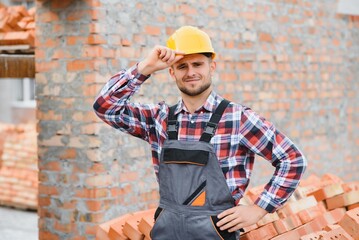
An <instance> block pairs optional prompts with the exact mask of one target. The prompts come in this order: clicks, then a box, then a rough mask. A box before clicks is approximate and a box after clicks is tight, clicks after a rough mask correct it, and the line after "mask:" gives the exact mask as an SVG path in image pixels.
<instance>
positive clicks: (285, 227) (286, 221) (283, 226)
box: [273, 215, 302, 234]
mask: <svg viewBox="0 0 359 240" xmlns="http://www.w3.org/2000/svg"><path fill="white" fill-rule="evenodd" d="M273 225H274V227H275V229H276V230H277V232H278V234H282V233H285V232H288V231H290V230H292V229H294V228H297V227H299V226H301V225H302V222H301V221H300V218H299V217H298V216H297V215H292V216H289V217H286V218H283V219H279V220H277V221H275V222H274V223H273Z"/></svg>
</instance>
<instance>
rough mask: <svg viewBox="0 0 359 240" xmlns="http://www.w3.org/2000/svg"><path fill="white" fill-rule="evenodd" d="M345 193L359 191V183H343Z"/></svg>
mask: <svg viewBox="0 0 359 240" xmlns="http://www.w3.org/2000/svg"><path fill="white" fill-rule="evenodd" d="M342 187H343V189H344V192H351V191H357V190H359V182H349V183H343V185H342Z"/></svg>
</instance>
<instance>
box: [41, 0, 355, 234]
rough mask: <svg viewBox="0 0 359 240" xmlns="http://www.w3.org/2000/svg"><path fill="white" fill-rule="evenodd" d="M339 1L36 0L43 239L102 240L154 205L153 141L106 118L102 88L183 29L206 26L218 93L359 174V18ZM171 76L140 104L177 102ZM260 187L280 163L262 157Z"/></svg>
mask: <svg viewBox="0 0 359 240" xmlns="http://www.w3.org/2000/svg"><path fill="white" fill-rule="evenodd" d="M336 2H337V1H334V0H333V1H329V2H328V1H326V2H325V3H322V1H260V3H255V1H253V3H244V2H241V3H240V4H238V2H237V1H232V2H231V1H228V2H227V4H224V3H221V4H216V3H214V2H208V1H187V2H186V3H179V2H178V1H166V2H159V1H146V2H145V3H142V2H136V1H125V2H124V1H100V0H81V1H70V0H62V1H58V0H55V1H39V0H38V1H37V3H36V7H37V13H36V27H37V29H36V43H35V44H36V72H37V73H36V85H37V103H38V112H37V118H38V120H39V122H38V130H39V138H38V140H39V141H38V142H39V146H38V150H39V169H40V173H39V178H40V181H41V182H40V186H39V216H40V220H39V221H40V222H39V226H40V239H85V238H93V236H94V232H95V226H96V225H97V224H98V223H101V222H105V221H107V220H109V219H112V218H114V217H116V216H118V215H121V214H123V213H126V212H130V211H134V210H138V209H146V208H149V207H151V206H154V205H155V204H156V199H157V193H156V189H157V186H156V183H155V180H154V174H153V171H152V168H151V163H150V162H151V161H150V152H149V147H148V146H147V145H146V144H145V143H144V142H142V141H140V140H137V139H134V138H132V137H129V136H126V135H124V134H121V133H119V132H116V131H115V130H113V129H110V128H109V127H107V126H105V124H104V123H101V122H99V120H98V119H97V118H96V117H95V115H94V113H93V112H92V103H93V100H94V97H95V95H96V94H97V93H98V91H99V90H100V88H101V87H102V85H103V84H104V83H105V82H106V81H107V79H108V78H109V77H110V76H111V75H112V74H114V73H116V72H117V71H118V70H120V69H121V68H126V67H128V66H131V65H132V64H134V63H135V62H136V61H137V60H138V59H140V58H141V57H142V56H144V55H145V54H146V52H148V50H149V49H150V48H151V47H152V46H154V45H155V44H163V43H164V42H165V40H166V39H167V37H168V35H169V34H171V33H172V32H173V31H174V30H175V29H176V28H177V27H179V26H181V25H185V24H192V25H197V26H200V27H203V28H204V29H205V30H206V31H207V32H208V33H209V34H210V36H211V37H212V38H213V43H214V47H215V49H216V51H217V56H218V59H217V61H218V71H217V74H216V76H215V79H214V83H215V85H216V89H217V91H218V92H219V93H222V94H224V95H225V96H226V97H227V98H229V99H231V100H234V101H237V102H241V103H243V104H245V105H247V106H250V107H252V108H253V109H254V110H256V111H257V112H259V113H260V114H262V115H264V116H265V117H267V118H269V119H270V120H271V121H273V122H274V123H275V124H276V125H278V127H279V129H281V130H282V131H283V132H284V133H286V134H288V135H289V136H290V137H291V138H292V139H293V140H294V141H295V142H296V143H297V144H298V145H299V146H300V148H301V149H302V150H303V151H304V153H305V154H306V156H307V158H308V160H309V170H308V173H317V174H323V173H324V172H335V173H336V174H338V175H339V176H341V177H342V178H343V179H344V180H351V179H354V178H355V176H356V173H357V172H358V170H359V169H358V165H357V164H355V163H356V162H357V161H358V153H359V148H358V146H359V141H358V139H359V131H358V130H357V129H359V128H358V127H359V125H358V122H359V121H358V120H359V116H358V112H359V111H358V110H359V107H358V104H359V101H358V100H359V99H358V94H356V92H357V91H358V87H359V86H358V81H357V79H356V78H357V77H358V76H359V73H358V71H359V70H358V68H357V65H358V60H359V59H358V54H357V53H358V45H357V44H356V43H357V42H358V40H359V39H358V31H359V20H358V18H354V17H348V16H342V15H337V14H336V12H335V10H336ZM177 98H178V92H177V89H176V87H175V85H174V84H173V82H172V81H170V80H168V75H167V73H166V72H161V73H157V74H154V75H153V76H152V78H151V80H150V81H148V82H146V83H145V85H144V86H143V88H142V89H141V91H140V94H139V95H138V96H136V97H135V99H134V100H140V101H141V102H157V101H161V100H163V99H165V100H166V101H168V102H169V103H174V102H175V101H176V99H177ZM255 168H256V170H255V172H254V179H253V182H254V183H255V185H258V184H261V183H264V182H266V181H268V179H269V176H270V173H271V171H272V169H271V168H270V167H268V164H266V163H264V161H257V163H256V165H255Z"/></svg>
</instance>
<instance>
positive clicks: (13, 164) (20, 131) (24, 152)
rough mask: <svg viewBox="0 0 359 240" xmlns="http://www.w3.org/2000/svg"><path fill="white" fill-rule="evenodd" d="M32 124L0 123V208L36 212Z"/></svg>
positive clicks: (36, 171) (34, 152)
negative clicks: (6, 207) (14, 208)
mask: <svg viewBox="0 0 359 240" xmlns="http://www.w3.org/2000/svg"><path fill="white" fill-rule="evenodd" d="M36 138H37V133H36V125H35V124H19V125H13V124H1V123H0V189H1V194H0V205H3V206H10V207H16V208H22V209H32V210H36V209H37V195H38V188H37V186H38V178H37V176H38V170H37V142H36Z"/></svg>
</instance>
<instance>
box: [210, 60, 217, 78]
mask: <svg viewBox="0 0 359 240" xmlns="http://www.w3.org/2000/svg"><path fill="white" fill-rule="evenodd" d="M216 67H217V63H216V62H215V61H213V60H212V61H211V63H210V66H209V71H210V73H211V75H212V74H213V73H214V71H215V70H216Z"/></svg>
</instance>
